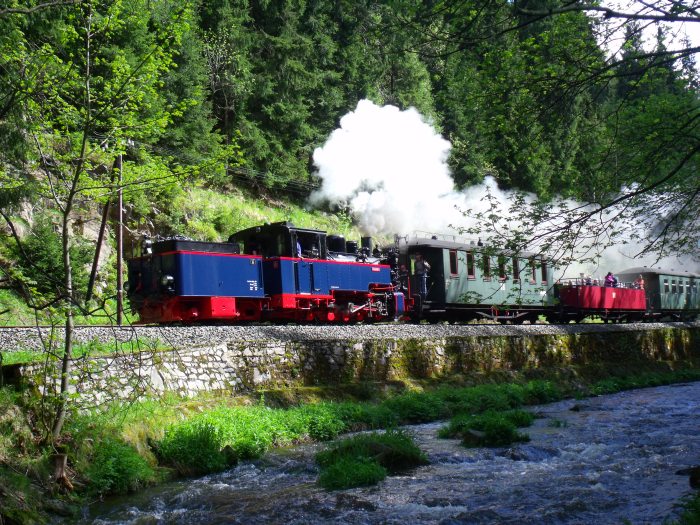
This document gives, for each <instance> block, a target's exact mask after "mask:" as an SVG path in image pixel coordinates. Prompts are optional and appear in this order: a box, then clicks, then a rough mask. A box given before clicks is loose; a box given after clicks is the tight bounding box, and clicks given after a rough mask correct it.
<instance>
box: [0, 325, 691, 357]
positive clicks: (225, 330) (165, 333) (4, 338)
mask: <svg viewBox="0 0 700 525" xmlns="http://www.w3.org/2000/svg"><path fill="white" fill-rule="evenodd" d="M665 328H685V329H687V328H694V329H697V328H700V322H699V321H693V322H675V323H628V324H601V323H588V324H585V323H584V324H568V325H566V324H560V325H555V324H534V325H527V324H523V325H501V324H485V323H482V324H464V325H451V324H421V325H411V324H369V325H356V326H334V325H323V326H318V325H316V326H314V325H274V326H273V325H262V324H261V325H246V326H201V325H196V326H144V325H125V326H122V327H119V326H116V325H105V326H95V325H92V326H79V327H76V329H75V341H76V342H77V343H79V344H80V343H89V342H91V341H100V342H104V343H111V342H114V341H121V342H125V341H137V340H140V341H146V342H152V341H158V342H160V343H161V345H164V346H167V347H173V348H185V347H192V346H207V345H214V344H222V343H244V342H246V341H338V340H343V341H358V342H360V341H368V340H382V339H397V340H398V339H423V340H430V339H443V338H453V337H488V336H494V337H495V336H534V335H558V334H580V333H596V332H599V333H613V332H631V331H647V330H660V329H665ZM62 332H63V329H62V328H56V327H54V328H51V327H36V326H31V327H27V326H24V327H0V351H2V352H12V351H16V350H40V349H41V348H42V338H46V337H48V336H49V335H51V334H52V333H53V334H54V336H55V337H58V338H59V339H60V338H61V335H62Z"/></svg>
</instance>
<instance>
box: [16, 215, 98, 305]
mask: <svg viewBox="0 0 700 525" xmlns="http://www.w3.org/2000/svg"><path fill="white" fill-rule="evenodd" d="M11 247H12V248H11V249H12V254H13V256H14V258H15V260H16V261H17V266H16V267H14V268H13V269H12V270H11V276H12V278H13V279H14V280H15V281H19V282H20V283H21V285H22V286H23V287H24V288H25V289H28V290H31V291H32V292H34V294H38V295H39V297H47V298H53V297H62V296H64V295H65V294H66V290H65V283H64V281H63V279H62V277H61V276H62V272H61V271H60V270H59V271H57V269H60V268H62V267H63V247H62V244H61V237H60V235H59V234H58V233H57V225H56V224H54V222H53V221H52V220H51V219H50V218H49V217H48V216H46V215H41V216H39V217H37V219H36V222H35V223H34V226H33V227H32V230H31V232H30V234H29V235H28V236H27V237H26V239H24V240H23V242H22V247H21V249H20V248H19V247H18V246H17V245H16V244H12V245H11ZM70 256H71V270H72V274H73V286H74V287H76V288H77V289H78V290H80V291H81V292H83V294H84V292H85V290H86V289H87V281H88V272H87V271H86V268H88V267H89V266H88V265H89V264H90V263H92V247H91V246H90V244H89V243H88V242H87V241H85V240H83V239H80V238H78V237H76V238H74V240H73V242H72V243H71V246H70ZM28 294H29V295H33V294H31V292H28ZM76 295H77V296H79V294H76Z"/></svg>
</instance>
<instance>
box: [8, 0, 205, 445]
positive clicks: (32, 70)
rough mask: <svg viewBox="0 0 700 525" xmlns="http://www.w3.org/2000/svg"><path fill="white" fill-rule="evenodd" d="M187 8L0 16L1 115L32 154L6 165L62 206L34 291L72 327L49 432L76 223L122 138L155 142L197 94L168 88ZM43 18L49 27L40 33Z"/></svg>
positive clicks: (119, 5) (79, 8)
mask: <svg viewBox="0 0 700 525" xmlns="http://www.w3.org/2000/svg"><path fill="white" fill-rule="evenodd" d="M192 8H193V6H192V5H191V4H183V5H181V6H177V7H174V6H171V8H169V9H165V8H164V6H163V5H159V6H156V7H154V6H153V5H152V4H151V3H150V2H147V1H145V0H110V1H107V2H104V1H99V2H98V1H96V0H86V1H82V2H80V3H76V4H72V3H70V4H68V5H63V6H61V7H60V8H56V9H55V10H52V11H51V12H50V13H47V12H46V11H43V10H39V11H33V10H31V9H28V11H27V12H21V13H11V14H6V15H4V16H2V17H1V18H0V23H2V24H4V25H6V26H8V27H9V29H10V31H9V32H5V33H4V34H3V35H2V36H0V48H1V49H0V51H1V52H0V56H2V57H3V73H4V74H3V76H2V81H3V83H2V84H0V86H1V87H2V91H0V93H2V96H3V97H4V100H5V101H6V103H7V105H8V106H9V109H8V110H7V111H6V112H5V115H6V118H15V117H16V118H15V122H16V123H21V124H22V128H21V129H22V133H21V147H22V149H23V151H24V152H25V154H26V157H25V159H24V161H23V162H21V163H19V162H18V161H17V159H16V157H15V158H13V157H10V156H3V157H2V163H1V164H0V170H1V171H0V173H1V174H2V177H3V179H4V180H8V181H11V182H12V183H13V184H12V187H14V188H21V187H26V186H29V185H31V186H32V187H33V188H34V191H37V192H38V193H39V195H40V197H41V198H42V199H44V200H45V201H46V202H47V203H50V205H51V206H52V207H53V208H54V209H55V210H57V214H58V217H57V221H55V223H54V227H55V228H56V230H57V233H58V238H59V239H60V266H59V267H58V268H55V278H54V279H52V283H53V286H48V287H46V286H45V287H43V289H42V290H41V291H42V292H43V293H41V295H40V296H37V297H36V298H35V301H42V302H43V304H38V303H35V307H36V308H38V309H39V308H44V307H47V306H49V305H51V306H52V307H53V308H55V309H56V310H57V311H58V312H59V313H60V315H61V316H62V318H63V320H64V327H65V333H64V343H63V351H62V353H61V355H60V364H61V365H60V366H61V371H60V374H59V377H58V378H57V379H58V384H57V388H56V396H55V398H54V399H52V402H53V404H52V406H53V407H54V409H55V410H53V412H52V418H51V421H50V425H49V427H50V428H49V429H48V430H49V432H48V435H47V436H46V438H47V439H49V440H57V439H58V438H59V437H60V435H61V432H62V428H63V424H64V421H65V418H66V415H67V412H68V409H69V399H70V398H69V376H70V371H71V364H72V350H73V333H74V316H75V312H76V310H78V309H85V308H86V306H87V305H86V304H85V301H84V296H85V294H84V290H81V289H79V288H78V286H76V285H77V283H78V282H79V281H76V276H75V274H74V264H73V260H72V259H73V257H74V256H75V253H76V251H75V249H76V246H77V245H78V241H77V238H76V235H75V233H74V231H73V228H74V223H75V221H76V219H77V218H78V217H79V216H80V214H81V212H83V211H84V210H85V209H86V207H87V206H88V205H89V204H90V202H94V201H99V200H100V199H103V198H104V197H105V196H107V195H110V194H112V193H113V192H114V191H115V190H116V187H115V185H114V178H113V176H112V170H111V169H110V168H109V166H110V165H111V164H112V163H113V161H114V159H115V158H117V157H119V156H120V155H121V154H123V153H124V152H125V147H126V139H127V138H129V139H135V140H137V141H142V142H144V143H156V142H157V141H158V140H160V139H162V138H163V137H165V136H166V135H167V132H168V129H169V126H170V125H171V124H172V122H173V121H174V119H176V118H177V117H178V116H179V115H181V114H182V112H183V111H184V110H185V108H187V107H188V106H191V105H193V104H192V100H191V99H189V98H184V99H180V100H178V101H175V100H173V99H171V98H169V97H168V96H167V92H164V91H163V90H162V87H163V85H164V84H166V83H167V81H168V79H169V78H172V77H171V75H172V74H173V70H174V69H175V68H176V54H177V53H178V49H179V48H180V44H181V41H182V37H183V35H184V34H186V32H187V30H188V26H189V24H190V22H191V20H192V16H193V13H192ZM42 27H44V28H46V29H48V30H47V32H46V33H43V34H42V33H40V29H41V28H42ZM35 32H37V33H39V34H34V33H35ZM3 124H4V122H3ZM119 168H120V166H118V167H117V169H119ZM138 182H140V181H129V180H127V181H126V183H127V184H136V183H138ZM2 193H3V199H1V200H0V206H1V209H0V211H2V217H3V218H4V220H5V221H6V223H7V224H8V226H9V227H10V228H11V229H12V231H13V232H14V233H15V234H16V230H15V228H14V225H13V222H12V207H11V206H12V204H13V201H14V200H16V199H12V198H10V197H12V196H11V195H9V194H8V192H7V190H6V189H5V187H3V190H2ZM47 227H48V226H47ZM15 241H16V244H17V249H18V252H19V253H21V254H22V256H23V257H26V258H27V261H25V262H26V263H27V264H29V265H32V264H37V263H38V260H37V259H36V258H32V257H31V254H30V253H27V251H26V250H24V246H23V241H22V239H21V238H20V236H19V235H17V234H16V235H15Z"/></svg>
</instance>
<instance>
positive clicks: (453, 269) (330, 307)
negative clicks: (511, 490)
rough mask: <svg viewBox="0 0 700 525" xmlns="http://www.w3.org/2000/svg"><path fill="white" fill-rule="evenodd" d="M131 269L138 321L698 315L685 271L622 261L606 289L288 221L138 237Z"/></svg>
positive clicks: (527, 259)
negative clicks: (200, 237)
mask: <svg viewBox="0 0 700 525" xmlns="http://www.w3.org/2000/svg"><path fill="white" fill-rule="evenodd" d="M425 263H427V265H426V264H425ZM127 267H128V281H127V284H126V292H127V297H128V299H129V303H130V305H131V309H132V311H133V312H134V313H135V314H137V315H138V317H139V322H140V323H144V324H167V323H182V324H188V323H224V324H240V323H266V322H270V323H322V324H354V323H372V322H387V321H402V322H428V323H438V322H452V323H463V322H470V321H475V320H476V321H479V320H481V321H490V322H498V323H508V324H522V323H525V322H528V323H536V322H541V321H547V322H549V323H566V322H581V321H583V320H586V319H591V318H598V319H601V320H602V321H603V322H606V323H607V322H612V323H622V322H637V321H659V320H677V321H686V320H692V319H695V318H696V317H697V316H698V314H699V313H700V293H699V290H698V283H699V281H700V274H696V273H692V272H685V271H674V270H664V269H660V268H647V267H637V268H629V269H626V270H622V271H619V272H618V273H617V277H618V284H617V285H616V286H615V287H611V286H604V283H602V282H600V281H598V280H591V279H586V278H584V277H583V276H581V277H578V278H572V279H556V280H555V279H554V273H555V264H554V262H553V261H551V260H549V259H547V258H546V257H543V256H541V255H538V254H534V253H526V252H517V253H516V252H511V251H508V250H505V249H500V248H496V247H492V246H484V245H483V244H482V243H481V241H478V242H473V241H469V242H465V241H463V240H460V239H457V238H456V237H449V236H439V235H431V234H425V235H424V236H418V235H414V236H410V237H409V236H406V237H398V236H395V240H394V242H393V244H392V245H391V246H389V247H385V248H382V249H380V248H379V247H378V246H373V239H372V238H371V237H362V238H361V239H360V242H357V241H352V240H346V239H345V238H344V237H343V236H341V235H329V234H327V232H325V231H321V230H313V229H307V228H299V227H296V226H295V225H294V224H292V223H291V222H277V223H272V224H264V225H260V226H255V227H252V228H248V229H245V230H242V231H239V232H237V233H234V234H233V235H231V236H230V237H229V238H228V240H227V242H206V241H195V240H189V239H183V238H170V239H162V240H155V241H154V240H151V239H147V238H145V239H143V241H142V242H141V243H139V244H138V246H137V249H136V250H135V253H134V254H133V256H132V257H130V258H129V259H128V261H127ZM426 268H429V271H428V272H427V273H426V272H425V271H422V270H425V269H426ZM640 276H641V277H642V278H643V282H644V285H643V286H639V285H638V283H639V277H640ZM635 281H637V284H636V285H635Z"/></svg>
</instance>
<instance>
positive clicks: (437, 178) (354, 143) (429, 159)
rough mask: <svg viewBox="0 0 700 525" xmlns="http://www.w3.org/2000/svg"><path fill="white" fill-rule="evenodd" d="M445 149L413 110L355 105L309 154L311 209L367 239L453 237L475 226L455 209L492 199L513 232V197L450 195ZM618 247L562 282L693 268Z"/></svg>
mask: <svg viewBox="0 0 700 525" xmlns="http://www.w3.org/2000/svg"><path fill="white" fill-rule="evenodd" d="M450 148H451V144H450V143H449V142H448V141H447V140H445V139H444V138H443V137H442V136H440V134H439V133H438V132H437V131H436V130H435V129H434V128H433V126H432V125H431V123H430V122H428V121H426V119H424V118H423V117H422V116H421V115H420V113H418V111H416V110H415V109H413V108H410V109H408V110H405V111H401V110H399V109H398V108H396V107H394V106H383V107H379V106H377V105H375V104H374V103H372V102H371V101H368V100H362V101H360V102H359V103H358V105H357V108H356V109H355V111H352V112H350V113H348V114H347V115H345V116H344V117H343V118H342V119H341V120H340V127H339V128H338V129H336V130H335V131H334V132H333V133H332V134H331V135H330V137H329V138H328V140H327V141H326V143H325V144H324V145H323V146H322V147H320V148H317V149H316V151H314V155H313V160H314V164H315V166H316V168H317V170H318V175H319V177H320V178H321V179H322V184H321V187H320V189H319V190H317V191H316V192H314V193H313V194H312V195H311V197H310V203H311V204H312V205H318V204H320V203H323V202H330V203H333V204H335V205H339V206H342V207H346V208H347V209H348V210H349V211H350V213H351V214H352V216H353V218H354V219H355V221H356V222H357V224H358V225H359V227H360V229H361V230H362V231H363V233H365V234H367V235H377V234H393V233H398V234H402V235H403V234H410V233H412V232H416V231H420V232H430V233H438V234H443V235H455V234H456V230H455V227H461V228H469V227H473V226H475V225H476V224H475V221H474V220H473V219H469V218H467V217H465V216H464V214H463V213H462V210H471V215H474V214H476V213H479V212H486V211H488V209H489V208H490V203H489V199H491V200H492V201H493V200H495V201H496V202H498V203H499V204H500V210H501V213H502V214H503V215H504V219H505V220H506V221H505V222H506V223H508V222H510V228H509V229H511V230H513V229H515V228H518V227H519V226H520V225H519V224H518V223H517V220H516V219H515V217H512V216H507V215H508V212H507V210H508V209H509V207H510V202H511V199H512V197H513V194H512V193H511V192H507V191H503V190H500V189H499V188H498V185H497V183H496V181H495V180H494V179H493V178H491V177H487V178H486V180H485V181H484V183H482V184H480V185H477V186H472V187H470V188H466V189H465V190H464V191H461V192H457V191H455V189H454V181H453V179H452V177H451V175H450V171H449V168H448V165H447V159H448V156H449V153H450ZM487 196H488V198H487ZM535 199H536V197H535V196H534V195H527V196H526V197H525V201H526V202H527V203H532V202H534V201H535ZM562 204H564V205H565V206H566V207H567V208H569V209H571V208H578V207H580V206H582V205H581V204H579V203H575V202H571V201H566V202H564V201H562ZM484 237H485V239H484V240H487V239H488V238H489V237H491V238H490V239H489V240H490V242H492V243H494V244H499V241H498V238H497V235H495V237H496V238H495V239H494V232H485V234H484ZM623 240H624V243H625V244H624V245H623V244H620V245H617V246H614V247H611V248H608V249H606V250H605V251H604V252H603V254H602V256H601V259H600V262H599V264H598V265H596V266H591V265H586V266H582V265H578V266H576V267H573V266H571V267H569V268H567V269H565V272H566V275H567V276H572V277H573V276H577V275H578V274H579V273H590V274H592V275H594V276H596V275H601V274H602V275H604V274H605V273H606V272H607V271H616V272H617V271H620V270H623V269H625V268H629V267H632V266H651V265H655V266H656V265H663V267H665V268H674V269H677V270H680V269H685V270H689V271H698V265H697V263H693V262H692V261H691V260H690V259H689V258H686V259H685V260H677V259H665V260H662V261H659V262H658V263H657V261H656V257H655V256H654V255H648V256H644V257H639V256H637V257H635V254H637V253H638V252H639V251H641V250H642V248H643V247H642V245H641V244H638V243H635V242H632V241H631V240H630V239H629V238H627V239H623ZM500 242H501V243H502V242H503V240H501V241H500Z"/></svg>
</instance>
